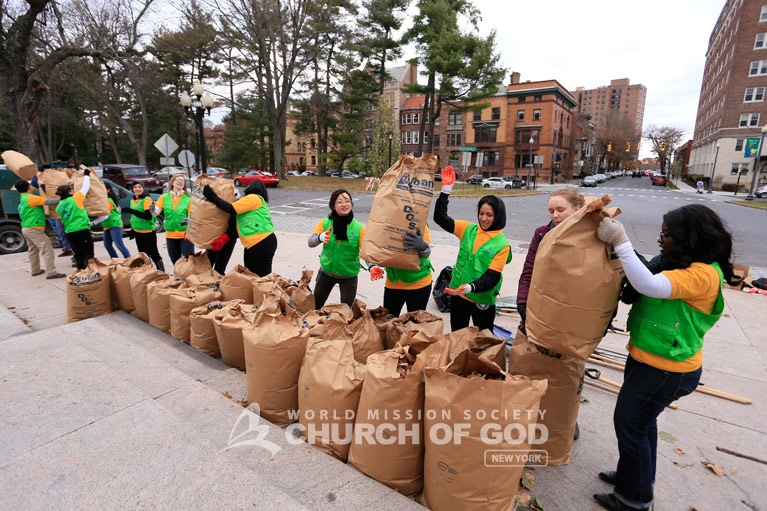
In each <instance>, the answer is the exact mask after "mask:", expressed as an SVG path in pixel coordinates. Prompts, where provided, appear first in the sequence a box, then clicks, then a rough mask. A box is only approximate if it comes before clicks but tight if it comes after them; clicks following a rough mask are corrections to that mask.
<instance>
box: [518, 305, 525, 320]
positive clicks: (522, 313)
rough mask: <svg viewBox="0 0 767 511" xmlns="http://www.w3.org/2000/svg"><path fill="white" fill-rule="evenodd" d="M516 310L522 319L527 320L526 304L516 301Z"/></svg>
mask: <svg viewBox="0 0 767 511" xmlns="http://www.w3.org/2000/svg"><path fill="white" fill-rule="evenodd" d="M517 312H518V313H519V317H520V318H522V321H524V322H527V304H526V303H518V304H517Z"/></svg>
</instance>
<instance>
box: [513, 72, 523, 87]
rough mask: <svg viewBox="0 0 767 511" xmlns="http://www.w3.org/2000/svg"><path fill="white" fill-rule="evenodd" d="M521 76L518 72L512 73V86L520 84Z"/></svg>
mask: <svg viewBox="0 0 767 511" xmlns="http://www.w3.org/2000/svg"><path fill="white" fill-rule="evenodd" d="M520 76H521V75H520V74H519V73H518V72H517V71H512V72H511V85H514V84H515V83H519V78H520Z"/></svg>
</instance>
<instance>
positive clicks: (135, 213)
mask: <svg viewBox="0 0 767 511" xmlns="http://www.w3.org/2000/svg"><path fill="white" fill-rule="evenodd" d="M131 190H133V199H132V200H131V201H130V208H125V209H126V211H127V212H128V213H130V214H131V217H130V227H131V231H132V232H133V237H134V238H135V239H136V248H138V251H139V252H143V253H145V254H146V255H148V256H149V258H150V259H151V260H152V261H154V265H155V266H156V267H157V269H158V270H160V271H161V272H165V264H164V263H163V260H162V256H161V255H160V251H159V250H157V233H156V232H155V230H154V229H155V221H154V220H155V219H154V216H152V197H150V195H149V194H148V193H147V192H146V190H145V189H144V185H142V184H141V183H139V182H136V183H133V186H132V187H131Z"/></svg>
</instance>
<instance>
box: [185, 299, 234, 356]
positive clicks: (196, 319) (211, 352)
mask: <svg viewBox="0 0 767 511" xmlns="http://www.w3.org/2000/svg"><path fill="white" fill-rule="evenodd" d="M225 306H226V303H224V302H216V301H213V302H210V303H209V304H207V305H201V306H199V307H195V308H194V309H192V312H190V313H189V344H191V345H192V347H193V348H197V349H198V350H200V351H201V352H203V353H205V354H206V355H208V356H210V357H213V358H221V350H219V348H218V338H217V337H216V325H215V318H216V315H220V314H221V309H222V308H223V307H225Z"/></svg>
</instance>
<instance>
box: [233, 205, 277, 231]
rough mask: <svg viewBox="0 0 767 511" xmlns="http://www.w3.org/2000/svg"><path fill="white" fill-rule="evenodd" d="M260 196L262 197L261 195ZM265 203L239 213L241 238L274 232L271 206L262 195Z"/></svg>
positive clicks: (238, 221) (238, 226)
mask: <svg viewBox="0 0 767 511" xmlns="http://www.w3.org/2000/svg"><path fill="white" fill-rule="evenodd" d="M259 197H261V196H260V195H259ZM261 200H262V201H263V204H262V205H261V207H260V208H258V209H254V210H251V211H246V212H245V213H242V214H239V215H237V232H238V233H239V235H240V238H247V237H248V236H253V235H255V234H263V233H265V232H274V224H273V223H272V215H271V214H269V206H268V205H267V204H266V201H265V200H264V198H263V197H261Z"/></svg>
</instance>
